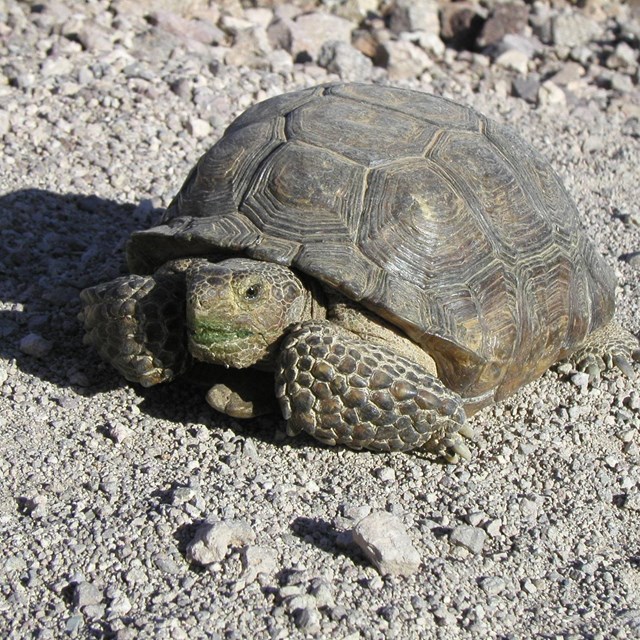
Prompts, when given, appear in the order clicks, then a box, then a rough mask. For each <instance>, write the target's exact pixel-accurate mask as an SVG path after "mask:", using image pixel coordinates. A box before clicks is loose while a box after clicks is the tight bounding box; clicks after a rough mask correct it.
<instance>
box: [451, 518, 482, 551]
mask: <svg viewBox="0 0 640 640" xmlns="http://www.w3.org/2000/svg"><path fill="white" fill-rule="evenodd" d="M486 538H487V534H486V532H485V531H484V530H483V529H480V528H479V527H472V526H470V525H467V524H461V525H458V526H457V527H455V528H454V529H453V530H452V531H451V533H450V534H449V542H451V544H453V545H455V546H458V547H464V548H465V549H467V550H468V551H470V552H471V553H473V554H475V555H477V554H479V553H480V552H481V551H482V547H483V546H484V542H485V540H486Z"/></svg>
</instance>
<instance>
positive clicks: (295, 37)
mask: <svg viewBox="0 0 640 640" xmlns="http://www.w3.org/2000/svg"><path fill="white" fill-rule="evenodd" d="M353 28H354V25H353V23H351V22H349V21H348V20H345V19H344V18H339V17H338V16H333V15H330V14H327V13H307V14H304V15H301V16H299V17H298V18H297V19H296V20H295V21H293V22H292V23H291V25H290V38H291V45H290V47H291V48H290V53H291V55H292V56H293V57H294V59H296V58H298V57H300V56H302V57H306V58H308V59H309V60H317V58H318V54H319V53H320V49H321V48H322V45H323V44H324V43H325V42H327V41H330V40H331V41H336V40H339V41H342V42H347V43H349V42H350V40H351V31H352V29H353Z"/></svg>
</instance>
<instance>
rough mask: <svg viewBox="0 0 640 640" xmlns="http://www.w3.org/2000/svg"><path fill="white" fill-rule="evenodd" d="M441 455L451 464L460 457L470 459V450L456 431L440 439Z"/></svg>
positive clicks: (456, 461)
mask: <svg viewBox="0 0 640 640" xmlns="http://www.w3.org/2000/svg"><path fill="white" fill-rule="evenodd" d="M441 455H442V457H443V458H444V459H445V460H446V461H447V462H449V463H451V464H456V463H458V462H460V459H463V460H471V457H472V456H471V451H470V449H469V447H467V445H466V444H465V443H464V440H463V439H462V437H461V436H460V435H459V434H458V433H456V434H453V435H452V436H450V437H448V438H446V439H445V440H443V441H442V453H441Z"/></svg>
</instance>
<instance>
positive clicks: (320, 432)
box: [276, 321, 468, 457]
mask: <svg viewBox="0 0 640 640" xmlns="http://www.w3.org/2000/svg"><path fill="white" fill-rule="evenodd" d="M276 396H277V397H278V399H279V400H280V406H281V408H282V413H283V415H284V417H285V418H286V419H287V430H288V432H289V433H290V434H291V435H295V434H297V433H300V432H301V431H306V432H307V433H309V434H311V435H312V436H313V437H314V438H317V439H318V440H321V441H322V442H324V443H325V444H330V445H335V444H343V445H347V446H349V447H352V448H354V449H363V448H364V449H372V450H375V451H407V450H409V449H415V448H423V449H426V450H428V451H431V452H434V453H437V454H439V455H444V456H446V457H455V456H456V455H462V456H464V457H467V455H468V451H467V450H466V447H464V446H463V445H462V442H461V440H462V439H461V438H460V436H459V435H458V432H459V431H460V429H461V428H462V426H463V424H464V421H465V413H464V409H463V408H462V399H461V398H460V396H459V395H458V394H457V393H454V392H453V391H450V390H449V389H447V388H446V387H445V386H444V385H443V384H442V383H441V382H440V381H439V380H438V379H437V378H435V377H434V376H432V375H430V374H429V373H427V372H426V371H425V370H424V369H423V368H422V367H421V366H419V365H417V364H416V363H415V362H412V361H411V360H409V359H407V358H405V357H403V356H400V355H398V354H396V353H394V352H393V351H391V350H390V349H386V348H385V347H382V346H377V345H372V344H370V343H368V342H365V341H363V340H360V339H358V338H357V336H354V335H353V334H351V333H350V332H347V331H343V330H341V329H340V328H339V327H337V326H336V325H334V324H332V323H330V322H326V321H325V322H307V323H304V324H303V325H301V326H300V327H298V328H296V329H294V330H293V331H292V332H291V333H290V334H289V336H287V338H286V339H285V340H284V342H283V344H282V347H281V351H280V357H279V358H278V366H277V369H276Z"/></svg>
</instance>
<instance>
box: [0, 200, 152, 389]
mask: <svg viewBox="0 0 640 640" xmlns="http://www.w3.org/2000/svg"><path fill="white" fill-rule="evenodd" d="M158 214H159V212H158V211H157V210H154V209H152V208H151V207H147V206H144V205H143V206H136V205H134V204H131V203H120V202H116V201H114V200H108V199H105V198H100V197H98V196H96V195H93V194H78V193H55V192H52V191H46V190H42V189H21V190H18V191H14V192H11V193H7V194H4V195H3V196H1V197H0V216H1V219H2V229H1V230H0V274H1V275H2V278H0V301H2V303H3V308H2V309H1V310H0V357H2V358H5V359H7V360H12V359H15V362H16V365H17V367H18V368H19V369H20V370H21V371H23V372H25V373H28V374H31V375H34V376H36V377H38V378H40V379H43V380H48V381H50V382H52V383H54V384H56V385H58V386H62V387H69V386H74V383H73V379H74V374H78V373H79V372H83V371H91V372H92V373H93V372H95V371H96V370H98V372H99V374H100V375H99V376H98V378H99V380H98V386H99V387H102V388H107V389H108V388H112V387H113V386H117V384H118V381H117V377H116V376H112V375H109V374H108V373H107V374H106V375H102V374H101V373H100V368H101V365H100V363H99V361H98V359H97V356H95V355H94V354H92V353H91V351H90V350H89V349H87V348H86V347H84V345H83V344H82V330H81V326H80V323H79V321H78V319H77V314H78V312H79V311H80V300H79V297H78V294H79V293H80V291H81V290H82V289H83V288H84V287H86V286H90V285H92V284H95V283H97V282H100V281H102V280H109V279H112V278H114V277H116V276H118V275H120V274H121V273H123V272H124V271H125V263H124V244H125V241H126V239H127V237H128V236H129V234H130V233H131V232H132V231H133V230H134V229H136V228H138V227H142V226H146V225H148V224H150V223H151V222H152V220H153V219H155V218H156V217H157V216H158ZM29 334H37V335H39V336H40V337H41V340H40V343H39V345H38V346H39V347H40V348H41V349H42V352H41V353H40V354H39V355H29V354H27V353H25V352H23V351H22V350H21V348H20V342H21V340H22V339H23V338H24V337H25V336H27V335H29ZM96 391H97V390H96Z"/></svg>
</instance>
